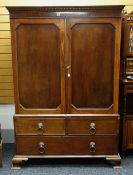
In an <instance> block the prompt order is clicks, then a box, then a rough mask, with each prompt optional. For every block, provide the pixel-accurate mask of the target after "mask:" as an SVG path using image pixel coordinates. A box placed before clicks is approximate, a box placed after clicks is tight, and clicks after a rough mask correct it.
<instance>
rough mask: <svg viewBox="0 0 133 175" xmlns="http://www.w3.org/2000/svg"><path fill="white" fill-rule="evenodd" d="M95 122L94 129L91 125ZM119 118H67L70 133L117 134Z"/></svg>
mask: <svg viewBox="0 0 133 175" xmlns="http://www.w3.org/2000/svg"><path fill="white" fill-rule="evenodd" d="M91 124H94V125H95V126H94V129H93V128H92V127H91ZM118 130H119V120H118V118H116V117H113V118H109V117H108V118H107V117H71V118H68V120H67V132H68V135H78V134H80V135H117V134H118Z"/></svg>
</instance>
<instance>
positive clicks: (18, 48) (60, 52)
mask: <svg viewBox="0 0 133 175" xmlns="http://www.w3.org/2000/svg"><path fill="white" fill-rule="evenodd" d="M11 27H12V45H13V68H14V83H15V103H16V113H64V111H65V84H64V83H65V82H64V81H65V73H64V20H62V19H16V20H12V22H11Z"/></svg>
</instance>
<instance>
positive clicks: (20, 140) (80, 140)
mask: <svg viewBox="0 0 133 175" xmlns="http://www.w3.org/2000/svg"><path fill="white" fill-rule="evenodd" d="M117 145H118V144H117V137H116V136H110V137H109V136H95V137H86V136H85V137H84V136H82V137H73V136H70V137H67V136H50V137H47V136H30V137H28V136H19V137H18V136H17V137H16V154H18V155H91V154H92V155H95V154H96V155H100V154H102V155H107V154H108V155H109V154H111V155H113V154H117V151H118V150H117Z"/></svg>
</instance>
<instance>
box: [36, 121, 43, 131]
mask: <svg viewBox="0 0 133 175" xmlns="http://www.w3.org/2000/svg"><path fill="white" fill-rule="evenodd" d="M43 129H44V125H43V123H41V122H40V123H37V130H43Z"/></svg>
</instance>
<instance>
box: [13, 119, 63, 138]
mask: <svg viewBox="0 0 133 175" xmlns="http://www.w3.org/2000/svg"><path fill="white" fill-rule="evenodd" d="M14 126H15V134H16V135H64V134H65V119H64V118H35V117H31V118H26V117H19V118H18V117H14Z"/></svg>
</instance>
